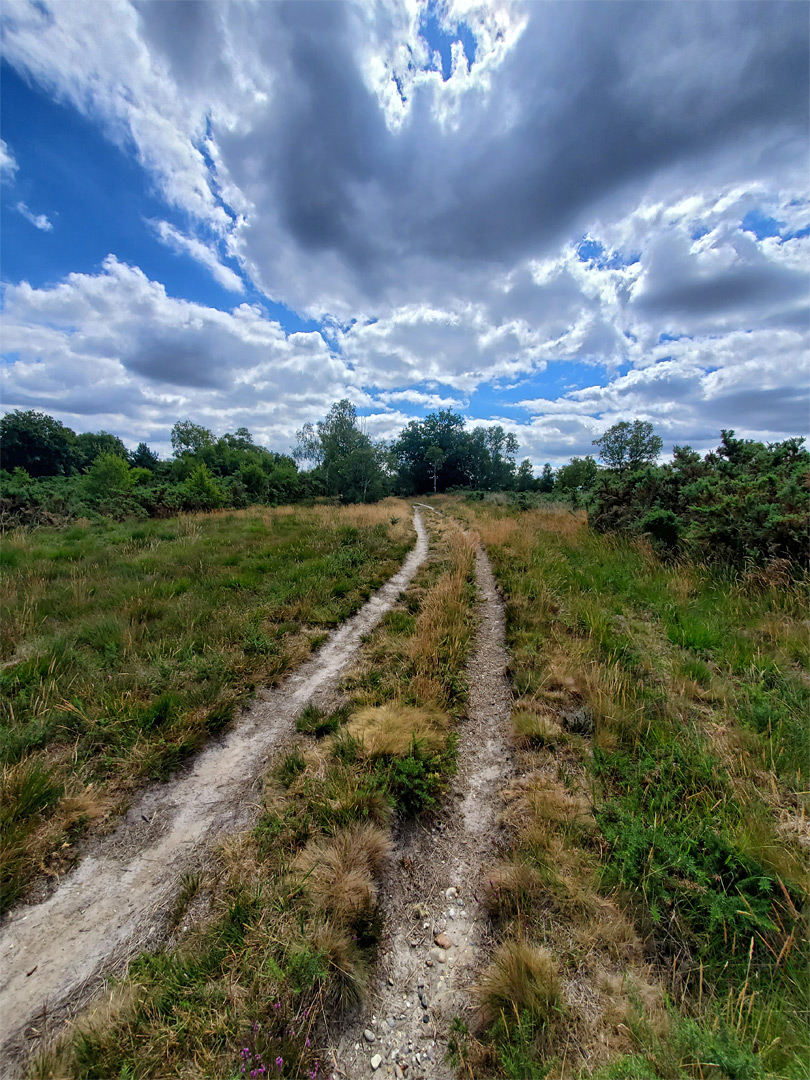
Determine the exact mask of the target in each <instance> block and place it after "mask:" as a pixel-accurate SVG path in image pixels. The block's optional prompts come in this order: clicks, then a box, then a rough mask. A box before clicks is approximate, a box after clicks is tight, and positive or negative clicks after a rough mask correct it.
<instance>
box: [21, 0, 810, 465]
mask: <svg viewBox="0 0 810 1080" xmlns="http://www.w3.org/2000/svg"><path fill="white" fill-rule="evenodd" d="M429 10H430V12H433V13H434V14H435V17H436V18H437V19H438V21H439V24H440V25H441V28H442V30H443V33H444V34H445V37H446V39H447V41H449V42H450V45H449V46H448V48H449V55H448V57H447V58H446V62H445V58H443V57H442V56H441V52H440V50H439V49H438V47H437V46H436V42H435V41H432V40H431V35H430V34H429V33H428V32H427V31H426V19H427V18H428V14H429V11H428V9H427V8H425V7H424V6H420V5H418V4H415V3H402V4H391V3H379V4H369V5H362V6H361V5H357V6H355V5H346V4H342V3H323V4H321V3H308V4H299V3H291V4H285V3H278V4H261V5H253V4H241V3H237V2H234V3H226V4H218V3H190V2H189V3H186V2H183V3H173V2H162V3H159V4H158V3H143V4H129V3H124V2H110V3H107V4H104V5H100V6H95V5H94V6H91V7H88V6H87V5H64V4H50V5H49V4H47V3H37V4H27V3H22V2H9V3H7V4H6V5H4V14H3V22H4V37H3V45H4V55H5V56H6V58H7V60H8V62H10V63H12V64H14V65H15V67H17V68H18V69H19V70H20V71H22V72H24V73H25V74H26V76H27V77H29V78H32V79H34V80H36V81H37V83H38V84H39V85H41V86H42V87H44V88H45V89H46V90H47V91H48V92H49V93H50V94H52V95H53V96H54V97H56V98H58V99H59V100H62V101H65V102H68V103H70V105H71V106H72V107H74V108H76V109H78V110H79V111H81V112H82V113H83V114H84V115H86V116H87V117H89V118H90V119H91V120H92V121H93V122H94V123H96V124H98V125H100V126H101V127H102V129H103V130H104V131H105V132H106V134H107V136H108V137H109V138H110V139H112V140H114V141H116V142H117V143H118V144H119V145H120V146H122V147H123V148H124V149H125V150H126V152H127V153H129V154H131V155H134V156H135V157H136V159H137V160H138V161H139V162H140V164H141V165H142V166H143V168H144V169H145V170H146V171H147V173H148V174H149V175H150V176H151V177H152V180H153V182H154V184H155V185H156V186H157V188H158V190H159V191H160V192H161V195H162V198H163V199H164V201H165V203H166V205H167V207H171V208H173V210H174V211H175V212H176V213H178V214H180V215H182V217H183V220H184V221H185V222H186V223H187V225H186V227H184V228H180V227H179V226H178V225H176V224H172V223H171V222H170V221H158V222H152V223H151V224H149V225H147V226H146V227H149V228H152V229H153V230H156V232H157V234H158V236H159V237H160V239H161V240H162V241H163V243H164V244H166V245H167V246H168V248H170V249H171V250H172V251H173V252H176V253H179V254H180V255H181V256H183V257H189V258H191V259H193V260H195V261H196V262H197V263H199V264H201V265H203V266H204V267H206V268H207V269H208V271H209V272H210V273H211V275H212V277H213V279H214V280H215V281H216V282H217V283H218V285H219V286H221V287H222V288H223V289H224V290H227V291H228V292H230V293H231V294H239V293H244V292H245V291H246V288H247V287H248V286H249V289H250V290H251V291H253V290H255V292H256V294H257V295H258V296H261V295H264V296H265V297H267V298H268V299H270V300H272V301H275V302H279V303H283V304H285V305H287V306H288V307H289V308H290V309H292V310H294V311H296V312H298V313H300V314H301V315H302V316H305V317H308V318H310V319H314V320H316V322H317V323H318V325H319V326H320V327H321V330H322V333H321V334H315V333H313V334H295V333H293V334H285V331H284V329H283V328H282V327H281V326H280V325H279V324H278V323H275V322H273V320H272V319H270V318H269V316H267V315H266V314H265V313H263V312H262V309H261V305H255V304H252V303H247V304H241V305H238V306H236V307H233V306H229V305H227V304H224V305H223V306H224V307H226V308H227V310H217V309H215V308H202V307H201V306H199V305H197V306H195V305H190V304H188V303H185V302H183V301H182V300H178V299H171V298H169V297H168V296H166V295H165V291H164V292H163V293H162V294H161V286H160V284H159V283H158V282H156V281H149V280H147V278H146V277H145V275H144V274H143V273H142V272H140V271H139V270H138V269H137V268H136V267H131V266H124V265H123V264H121V263H119V262H118V261H117V260H116V258H115V253H113V254H112V255H111V257H110V259H108V260H107V262H106V263H105V265H104V266H103V267H102V268H101V269H100V270H99V272H98V274H97V275H72V276H71V277H70V278H69V279H67V280H66V281H65V282H63V283H62V284H61V285H58V286H54V287H52V288H48V289H39V290H32V289H30V288H26V286H25V285H24V283H15V284H12V285H9V286H7V290H6V304H7V318H8V319H9V320H10V323H11V325H12V327H13V336H14V340H15V341H16V342H17V344H16V345H15V346H14V347H13V351H14V353H15V357H16V361H15V363H14V364H13V365H12V367H11V369H10V371H9V376H8V387H7V390H6V392H5V400H6V401H7V402H10V403H12V404H14V405H17V404H19V405H21V406H24V405H26V404H27V403H31V402H36V405H37V407H42V408H50V409H52V410H56V411H58V410H60V409H61V410H66V411H69V409H70V408H73V409H75V410H76V411H78V412H80V413H82V414H83V415H87V416H88V417H89V416H90V415H93V416H97V417H99V418H103V417H109V416H111V415H112V414H113V413H114V414H115V416H116V417H118V418H119V422H118V429H121V430H122V431H123V430H126V431H132V432H133V436H132V437H133V438H136V437H137V438H141V437H144V434H142V429H141V428H138V431H137V434H136V433H135V429H136V427H137V424H138V423H141V424H143V423H148V425H149V432H157V431H158V429H159V428H160V425H161V423H163V424H166V423H169V424H170V423H171V421H172V420H173V419H174V418H176V416H177V415H178V413H177V410H178V409H180V410H181V411H185V412H192V413H193V414H194V415H195V416H196V417H198V418H199V419H201V420H203V421H204V422H209V423H210V424H211V425H212V426H214V427H219V428H221V427H223V426H227V425H228V424H236V423H237V420H236V419H235V418H239V420H238V422H239V423H242V422H247V419H246V418H247V417H254V418H258V417H261V416H262V415H271V416H272V417H273V419H272V422H270V421H267V422H264V423H260V422H258V420H257V419H254V420H253V424H254V425H255V427H256V429H257V430H258V431H259V433H260V434H261V435H262V436H263V437H265V438H266V439H268V440H271V441H273V440H275V442H276V444H277V445H278V444H280V445H279V446H278V448H281V449H283V448H285V446H286V445H288V444H289V441H290V438H291V435H292V432H293V430H294V427H295V425H296V424H298V423H300V421H301V420H302V419H312V418H314V417H316V416H317V415H318V413H319V410H320V411H323V408H324V407H325V406H328V404H329V401H330V400H334V398H337V397H340V396H344V395H346V394H350V396H351V394H353V395H354V398H355V400H356V401H357V402H358V404H360V405H362V406H364V407H365V409H366V410H369V411H371V413H372V421H371V425H372V426H374V427H375V429H376V430H378V431H380V432H381V433H383V434H385V433H388V432H389V431H393V429H394V425H395V424H396V423H397V422H399V419H400V418H405V419H407V417H408V416H409V415H411V414H412V413H411V412H409V410H410V409H422V410H423V409H427V408H435V407H454V408H455V407H458V408H462V409H464V410H465V411H467V413H468V415H469V416H470V419H471V421H473V422H474V421H475V420H478V419H481V418H490V417H493V416H495V417H497V418H498V419H500V421H501V422H503V423H504V425H505V426H508V427H510V428H511V429H512V430H515V431H516V433H517V434H518V436H519V438H520V439H521V442H522V443H523V444H524V451H525V452H528V453H529V454H530V456H532V457H533V458H534V459H535V460H536V461H542V460H545V458H546V457H549V458H551V459H552V460H555V459H560V458H565V457H567V456H569V455H570V454H571V453H582V452H587V450H588V449H589V444H590V440H591V439H592V438H593V437H594V435H595V434H598V433H599V432H600V431H601V430H604V428H605V427H606V426H607V425H608V424H609V423H612V422H614V421H615V419H624V418H633V417H634V416H639V417H642V418H644V419H651V420H653V422H654V423H655V424H656V427H657V428H658V429H659V430H660V431H661V433H662V434H663V435H664V436H665V438H666V439H667V440H668V441H670V442H671V441H692V442H694V443H695V444H696V445H700V446H704V447H705V446H707V445H712V444H713V443H714V442H716V439H717V433H718V431H719V428H720V427H721V426H725V427H735V428H736V429H737V430H738V432H740V433H743V434H749V435H756V436H757V437H762V438H779V437H785V436H786V435H789V434H796V433H804V432H805V431H806V430H807V428H808V423H807V397H806V386H807V346H808V334H807V330H808V305H807V268H808V253H809V252H808V248H809V246H810V238H809V237H808V226H810V200H809V199H808V195H807V189H806V162H807V141H808V139H807V132H808V100H810V94H809V93H808V89H810V85H809V83H808V24H807V18H806V9H805V8H804V6H803V5H799V4H794V3H784V4H782V3H777V2H767V3H757V2H751V3H735V2H728V3H717V4H714V3H702V4H699V5H692V4H677V5H676V4H649V3H630V2H623V0H622V2H618V3H614V4H601V3H582V4H576V5H573V4H567V3H544V4H531V5H526V6H521V5H516V4H508V5H500V4H492V3H486V4H476V3H473V2H464V3H460V2H459V3H453V2H450V3H447V4H444V5H441V6H439V7H431V8H430V9H429ZM462 31H463V33H462ZM462 38H463V39H464V40H462ZM465 41H467V42H468V43H469V42H470V41H472V42H473V43H474V47H470V46H469V44H467V45H465V43H464V42H465ZM45 220H47V218H46V219H45ZM237 268H238V271H239V272H238V273H237ZM111 281H115V282H117V286H116V287H117V289H118V290H119V296H118V305H119V310H118V311H117V313H116V315H115V317H114V318H112V320H111V322H110V323H109V325H108V326H107V327H106V331H102V328H101V325H100V324H101V322H102V321H103V315H102V314H101V313H102V311H103V309H104V304H105V301H104V297H105V296H106V295H107V294H108V292H109V290H110V288H111V286H110V282H111ZM54 305H57V306H59V305H62V310H64V312H65V319H66V324H65V325H67V323H68V322H69V324H70V328H71V329H70V330H69V331H68V330H64V331H60V330H59V329H58V321H57V322H55V321H54V315H53V309H54ZM68 309H69V311H68ZM105 333H106V336H105ZM299 339H301V340H299ZM88 343H89V344H88ZM7 347H8V346H7ZM77 350H79V351H77ZM82 350H84V351H82ZM87 350H89V351H87ZM262 350H265V352H264V353H263V355H264V359H263V360H262V361H260V360H259V355H260V354H262ZM98 365H102V366H104V365H114V370H115V376H114V382H113V383H107V385H106V394H107V396H106V398H105V397H104V394H105V390H104V389H98V385H99V382H98V379H97V377H96V376H97V373H98V370H99V369H98ZM105 370H109V371H110V372H112V370H113V368H112V367H109V368H105ZM566 380H568V381H569V382H573V383H575V384H576V385H566ZM313 387H317V390H314V389H313ZM522 391H523V392H522ZM15 395H16V396H15ZM19 395H23V396H19ZM119 395H123V396H119ZM479 402H480V403H481V404H479ZM444 403H447V404H446V405H445V404H444ZM91 404H92V406H93V407H92V408H91V407H90V405H91ZM114 404H115V408H114V409H113V405H114ZM482 405H485V406H486V410H487V411H486V412H485V413H484V414H483V415H478V414H477V413H476V409H478V408H481V406H482ZM172 410H175V411H174V412H172ZM307 410H309V412H307ZM305 414H306V415H305ZM101 422H102V421H101V420H99V423H101ZM104 422H105V423H110V424H111V423H112V420H108V421H104ZM125 425H126V426H125ZM249 426H250V425H249Z"/></svg>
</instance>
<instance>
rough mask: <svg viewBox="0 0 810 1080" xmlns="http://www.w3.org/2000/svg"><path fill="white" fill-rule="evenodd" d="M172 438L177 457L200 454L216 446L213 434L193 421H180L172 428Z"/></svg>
mask: <svg viewBox="0 0 810 1080" xmlns="http://www.w3.org/2000/svg"><path fill="white" fill-rule="evenodd" d="M171 438H172V448H173V449H174V456H175V457H181V456H182V455H183V454H199V453H200V451H201V450H204V449H205V448H206V447H208V446H213V445H214V435H213V432H211V431H209V430H208V428H206V427H202V426H201V425H200V424H194V423H192V421H191V420H178V421H177V423H176V424H175V425H174V427H173V428H172V436H171Z"/></svg>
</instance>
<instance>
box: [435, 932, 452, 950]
mask: <svg viewBox="0 0 810 1080" xmlns="http://www.w3.org/2000/svg"><path fill="white" fill-rule="evenodd" d="M433 943H434V945H438V946H439V948H440V949H452V947H453V942H452V941H451V940H450V938H449V937H448V936H447V934H437V935H436V937H435V938H434V939H433Z"/></svg>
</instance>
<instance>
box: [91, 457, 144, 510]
mask: <svg viewBox="0 0 810 1080" xmlns="http://www.w3.org/2000/svg"><path fill="white" fill-rule="evenodd" d="M137 479H138V474H137V472H136V471H135V470H134V469H130V467H129V465H128V464H127V462H126V459H125V458H122V457H121V456H120V455H119V454H111V453H108V452H107V451H106V450H104V451H102V452H101V453H100V454H99V455H98V456H97V457H96V459H95V461H94V462H93V464H92V465H91V466H90V468H89V469H88V470H87V473H86V474H85V476H84V477H83V478H82V481H83V483H84V485H85V487H86V489H87V493H88V495H89V496H90V498H91V499H93V500H95V501H97V502H105V501H110V500H111V499H116V498H121V497H123V496H126V495H129V493H130V492H131V491H132V488H133V487H134V486H135V483H136V481H137Z"/></svg>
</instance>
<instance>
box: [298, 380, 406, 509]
mask: <svg viewBox="0 0 810 1080" xmlns="http://www.w3.org/2000/svg"><path fill="white" fill-rule="evenodd" d="M296 440H297V441H296V446H295V449H294V450H293V457H294V458H295V460H296V461H311V462H313V463H314V466H315V469H314V470H313V472H315V473H316V474H317V475H318V476H319V477H320V480H321V482H322V484H323V488H324V490H325V492H326V494H327V495H339V496H340V497H341V498H342V499H344V500H345V501H346V502H371V501H374V500H376V499H379V498H381V496H382V492H383V489H384V487H385V483H386V478H385V472H384V469H383V456H384V450H383V449H382V448H378V447H375V446H374V445H373V443H372V442H371V439H369V437H368V435H366V434H365V433H364V432H362V431H361V430H360V428H359V426H358V422H357V409H356V408H355V407H354V405H352V403H351V402H350V401H349V400H348V399H346V398H343V399H342V400H341V401H336V402H335V404H334V405H333V406H332V407H331V409H330V410H329V412H328V413H327V414H326V416H325V417H324V419H323V420H319V421H318V423H317V424H315V425H313V424H310V423H307V424H304V426H303V427H302V428H301V430H300V431H298V432H297V433H296Z"/></svg>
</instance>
